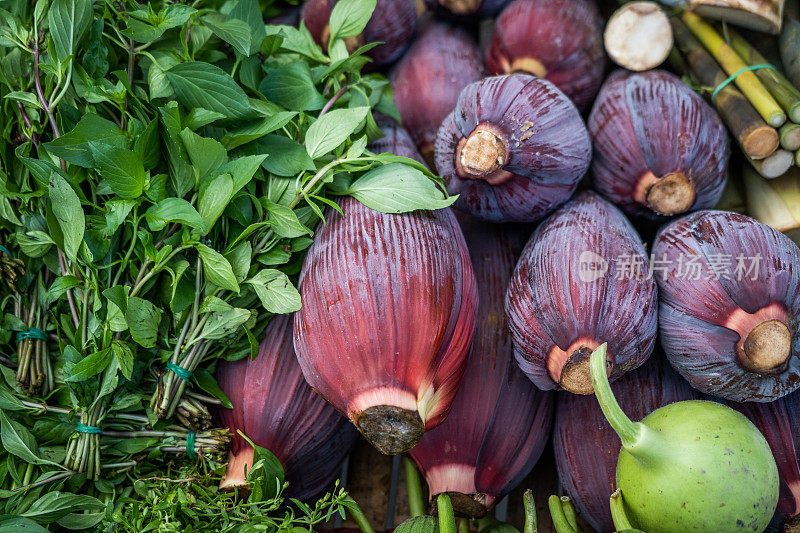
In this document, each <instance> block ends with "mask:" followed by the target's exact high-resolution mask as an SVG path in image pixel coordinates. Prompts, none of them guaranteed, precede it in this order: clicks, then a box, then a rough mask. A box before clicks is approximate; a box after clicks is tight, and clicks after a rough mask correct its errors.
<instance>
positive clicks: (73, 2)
mask: <svg viewBox="0 0 800 533" xmlns="http://www.w3.org/2000/svg"><path fill="white" fill-rule="evenodd" d="M93 7H94V2H87V1H86V0H54V1H53V3H52V4H50V11H48V13H47V22H48V26H49V27H50V38H51V39H52V40H53V48H54V49H55V53H56V54H55V55H56V57H57V58H58V59H59V60H60V61H66V60H67V59H68V58H69V57H70V56H72V55H73V54H74V53H75V50H76V48H77V46H78V43H79V42H80V41H81V39H83V36H84V35H86V32H87V31H89V26H90V25H91V24H92V8H93Z"/></svg>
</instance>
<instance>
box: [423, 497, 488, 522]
mask: <svg viewBox="0 0 800 533" xmlns="http://www.w3.org/2000/svg"><path fill="white" fill-rule="evenodd" d="M443 494H446V495H447V496H448V497H449V498H450V502H451V503H452V504H453V512H454V513H455V514H456V516H460V517H462V518H483V517H484V516H486V513H488V512H489V509H488V507H487V506H486V495H485V494H481V493H480V492H476V493H474V494H464V493H463V492H455V491H447V492H444V493H443ZM438 497H439V495H438V494H434V495H433V496H431V506H430V509H429V511H430V514H433V515H435V514H436V499H437V498H438Z"/></svg>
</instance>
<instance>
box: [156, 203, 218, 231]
mask: <svg viewBox="0 0 800 533" xmlns="http://www.w3.org/2000/svg"><path fill="white" fill-rule="evenodd" d="M144 218H145V220H147V225H148V226H149V227H150V230H151V231H159V230H161V229H164V226H166V225H167V224H168V223H169V222H180V223H181V224H186V225H187V226H189V227H192V228H194V229H197V230H200V232H201V233H204V234H205V233H206V226H205V223H204V222H203V217H201V216H200V213H198V212H197V210H196V209H195V208H194V207H192V204H190V203H189V202H187V201H186V200H184V199H183V198H173V197H170V198H165V199H164V200H161V201H160V202H158V203H157V204H156V205H154V206H152V207H151V208H149V209H148V210H147V211H146V212H145V214H144Z"/></svg>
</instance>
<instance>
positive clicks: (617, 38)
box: [603, 2, 672, 71]
mask: <svg viewBox="0 0 800 533" xmlns="http://www.w3.org/2000/svg"><path fill="white" fill-rule="evenodd" d="M603 42H604V44H605V47H606V52H608V56H609V57H610V58H611V60H612V61H614V63H616V64H617V65H619V66H621V67H623V68H626V69H628V70H635V71H643V70H649V69H651V68H655V67H657V66H658V65H660V64H661V63H663V62H664V60H665V59H666V58H667V56H668V55H669V51H670V50H671V49H672V28H671V27H670V24H669V18H667V15H666V14H665V13H664V11H662V10H661V8H660V7H659V6H658V4H656V3H655V2H628V3H626V4H624V5H623V6H622V7H620V8H619V9H617V11H615V12H614V14H613V15H612V16H611V18H610V19H609V20H608V24H607V25H606V30H605V33H604V34H603Z"/></svg>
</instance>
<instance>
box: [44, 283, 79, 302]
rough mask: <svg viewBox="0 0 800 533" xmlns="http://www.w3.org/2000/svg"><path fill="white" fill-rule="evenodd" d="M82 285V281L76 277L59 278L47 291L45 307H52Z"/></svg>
mask: <svg viewBox="0 0 800 533" xmlns="http://www.w3.org/2000/svg"><path fill="white" fill-rule="evenodd" d="M80 285H82V282H81V280H79V279H78V278H76V277H75V276H70V275H66V276H59V277H57V278H56V279H55V280H53V283H51V284H50V288H49V289H47V295H46V296H45V307H50V306H51V305H53V303H55V302H56V301H57V300H58V299H59V298H61V297H62V296H63V295H64V294H66V292H67V291H68V290H70V289H74V288H75V287H78V286H80Z"/></svg>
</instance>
